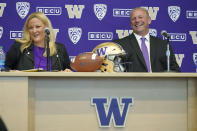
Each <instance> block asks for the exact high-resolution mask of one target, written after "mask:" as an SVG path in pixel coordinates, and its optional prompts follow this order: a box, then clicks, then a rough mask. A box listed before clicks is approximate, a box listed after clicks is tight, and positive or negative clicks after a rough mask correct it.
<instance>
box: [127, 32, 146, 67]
mask: <svg viewBox="0 0 197 131" xmlns="http://www.w3.org/2000/svg"><path fill="white" fill-rule="evenodd" d="M130 38H131V43H133V44H132V45H133V49H134V51H135V52H136V54H137V57H138V58H139V60H140V61H141V63H142V64H143V66H144V68H146V63H145V60H144V56H143V54H142V51H141V49H140V47H139V44H138V42H137V39H136V37H135V35H134V34H133V33H132V34H131V37H130ZM146 70H147V68H146Z"/></svg>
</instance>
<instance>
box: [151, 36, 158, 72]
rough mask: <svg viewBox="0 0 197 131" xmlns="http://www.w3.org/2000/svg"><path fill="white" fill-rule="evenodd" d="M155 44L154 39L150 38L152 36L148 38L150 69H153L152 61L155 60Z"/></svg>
mask: <svg viewBox="0 0 197 131" xmlns="http://www.w3.org/2000/svg"><path fill="white" fill-rule="evenodd" d="M156 44H157V43H156V41H155V39H154V38H153V37H152V36H150V61H151V67H152V69H154V68H153V66H154V64H153V63H154V60H155V57H156V46H157V45H156Z"/></svg>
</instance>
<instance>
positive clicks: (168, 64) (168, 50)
mask: <svg viewBox="0 0 197 131" xmlns="http://www.w3.org/2000/svg"><path fill="white" fill-rule="evenodd" d="M169 39H170V38H169V37H167V49H166V57H167V72H170V45H169V41H170V40H169Z"/></svg>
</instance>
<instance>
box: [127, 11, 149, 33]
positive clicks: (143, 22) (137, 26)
mask: <svg viewBox="0 0 197 131" xmlns="http://www.w3.org/2000/svg"><path fill="white" fill-rule="evenodd" d="M130 21H131V27H132V28H133V32H134V33H136V34H138V35H141V36H145V35H146V34H147V33H148V32H149V24H150V23H151V19H150V17H149V16H147V14H146V12H145V11H144V10H143V9H135V10H133V12H132V13H131V17H130Z"/></svg>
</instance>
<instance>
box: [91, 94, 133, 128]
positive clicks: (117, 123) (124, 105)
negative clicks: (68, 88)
mask: <svg viewBox="0 0 197 131" xmlns="http://www.w3.org/2000/svg"><path fill="white" fill-rule="evenodd" d="M120 103H121V104H120ZM120 103H119V102H118V98H111V99H110V102H108V99H107V98H91V105H93V106H96V112H97V117H98V121H99V126H100V127H110V123H111V121H112V120H113V123H114V127H125V121H126V117H127V114H128V111H129V109H128V108H129V106H130V105H131V104H132V98H120Z"/></svg>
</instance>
